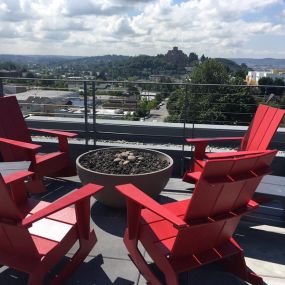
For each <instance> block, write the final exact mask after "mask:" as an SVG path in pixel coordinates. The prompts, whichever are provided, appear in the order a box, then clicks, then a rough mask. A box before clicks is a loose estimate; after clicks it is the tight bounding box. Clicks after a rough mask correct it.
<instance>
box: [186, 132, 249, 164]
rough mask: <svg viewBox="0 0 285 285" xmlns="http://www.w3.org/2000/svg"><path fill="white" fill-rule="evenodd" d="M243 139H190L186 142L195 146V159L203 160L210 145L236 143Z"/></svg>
mask: <svg viewBox="0 0 285 285" xmlns="http://www.w3.org/2000/svg"><path fill="white" fill-rule="evenodd" d="M242 139H243V137H218V138H193V139H192V138H188V139H186V142H187V143H188V144H191V145H195V152H194V158H196V159H203V158H204V157H205V152H206V147H207V145H208V144H209V143H213V142H218V141H236V140H242Z"/></svg>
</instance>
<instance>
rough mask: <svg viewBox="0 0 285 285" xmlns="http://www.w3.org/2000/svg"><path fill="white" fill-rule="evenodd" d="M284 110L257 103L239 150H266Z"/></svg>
mask: <svg viewBox="0 0 285 285" xmlns="http://www.w3.org/2000/svg"><path fill="white" fill-rule="evenodd" d="M284 114H285V110H282V109H278V108H274V107H270V106H266V105H259V106H258V108H257V110H256V113H255V116H254V118H253V120H252V122H251V124H250V126H249V128H248V130H247V132H246V134H245V136H244V139H243V141H242V143H241V147H240V150H266V149H267V148H268V146H269V144H270V143H271V140H272V138H273V136H274V134H275V132H276V130H277V128H278V126H279V124H280V122H281V121H282V119H283V117H284Z"/></svg>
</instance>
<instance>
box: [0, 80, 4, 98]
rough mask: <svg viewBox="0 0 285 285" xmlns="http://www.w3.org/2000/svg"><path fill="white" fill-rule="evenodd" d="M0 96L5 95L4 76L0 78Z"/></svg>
mask: <svg viewBox="0 0 285 285" xmlns="http://www.w3.org/2000/svg"><path fill="white" fill-rule="evenodd" d="M0 97H4V87H3V80H2V78H0Z"/></svg>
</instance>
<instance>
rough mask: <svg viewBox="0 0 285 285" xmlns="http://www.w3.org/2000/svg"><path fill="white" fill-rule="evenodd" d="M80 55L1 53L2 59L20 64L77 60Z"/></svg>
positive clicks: (0, 58)
mask: <svg viewBox="0 0 285 285" xmlns="http://www.w3.org/2000/svg"><path fill="white" fill-rule="evenodd" d="M78 58H80V57H79V56H63V55H58V56H57V55H13V54H0V61H11V62H15V63H19V64H50V63H59V62H63V61H68V60H75V59H78Z"/></svg>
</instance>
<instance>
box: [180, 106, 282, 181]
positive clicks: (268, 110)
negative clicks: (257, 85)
mask: <svg viewBox="0 0 285 285" xmlns="http://www.w3.org/2000/svg"><path fill="white" fill-rule="evenodd" d="M284 114H285V110H282V109H278V108H274V107H270V106H266V105H262V104H260V105H259V106H258V108H257V110H256V113H255V116H254V118H253V120H252V121H251V124H250V126H249V128H248V130H247V132H246V133H245V135H244V136H243V137H220V138H194V139H191V138H188V139H186V142H187V143H189V144H192V145H195V151H194V154H193V157H192V165H191V167H190V169H188V170H186V172H185V174H184V176H183V180H184V181H185V182H189V183H195V182H196V181H195V180H193V179H192V175H191V172H196V171H200V170H201V169H202V168H203V167H204V164H205V159H217V158H226V157H231V156H241V155H245V154H249V152H251V153H252V154H254V153H259V152H262V151H264V150H266V149H267V148H268V146H269V144H270V142H271V140H272V138H273V136H274V134H275V133H276V130H277V128H278V126H279V124H280V122H281V121H282V119H283V117H284ZM235 140H238V141H241V144H240V147H239V151H238V152H220V153H205V150H206V147H207V145H208V144H209V143H213V142H217V141H235Z"/></svg>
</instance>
